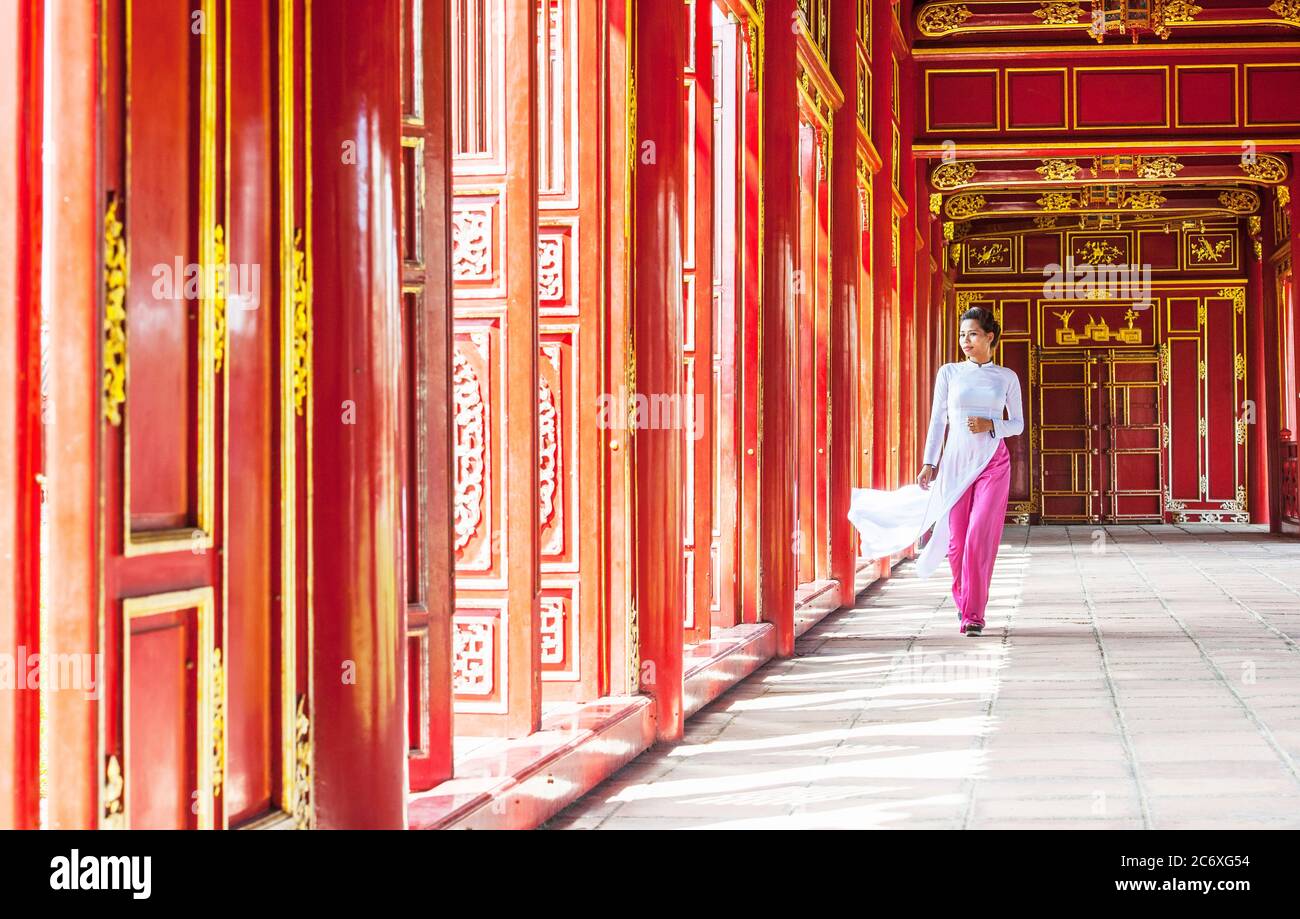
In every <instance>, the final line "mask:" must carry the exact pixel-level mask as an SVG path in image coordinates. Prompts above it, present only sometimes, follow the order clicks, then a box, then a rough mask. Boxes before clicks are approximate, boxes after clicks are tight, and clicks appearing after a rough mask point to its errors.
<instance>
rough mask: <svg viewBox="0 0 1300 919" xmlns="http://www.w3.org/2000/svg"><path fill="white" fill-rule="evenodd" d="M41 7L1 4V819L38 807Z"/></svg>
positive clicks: (21, 818)
mask: <svg viewBox="0 0 1300 919" xmlns="http://www.w3.org/2000/svg"><path fill="white" fill-rule="evenodd" d="M40 25H41V7H40V6H39V5H36V4H30V5H29V4H26V3H7V4H3V5H2V6H0V83H3V84H4V86H5V91H4V92H3V93H0V365H3V366H4V367H7V368H12V372H11V373H8V374H6V381H5V385H4V387H3V388H0V449H3V453H2V454H0V514H2V515H3V517H2V518H0V565H2V566H3V567H2V568H0V654H3V655H5V656H6V657H7V658H8V660H9V661H11V662H12V669H13V687H12V688H6V689H4V690H0V829H33V828H35V827H36V826H37V823H38V815H37V807H38V800H39V795H38V771H39V766H38V756H37V748H38V742H37V731H38V722H39V717H40V716H39V700H40V693H39V692H38V691H36V690H33V689H28V688H27V681H26V674H27V655H28V654H35V653H37V652H38V651H39V650H40V647H39V641H38V636H39V624H38V621H37V615H38V613H37V611H38V609H39V601H38V596H37V593H38V590H37V584H38V577H39V575H38V564H39V554H40V553H39V543H40V486H39V485H38V484H37V480H36V473H37V471H38V470H39V469H40V444H41V426H40V420H41V416H40V339H39V335H38V328H39V324H40V307H39V302H40V287H39V283H38V277H39V271H40V247H39V245H38V244H37V243H38V241H39V239H40V187H41V176H40V169H39V165H40V158H39V151H40V149H41V144H40V111H41V107H40V72H41V67H40V54H39V50H38V49H39V47H40V36H41V28H40Z"/></svg>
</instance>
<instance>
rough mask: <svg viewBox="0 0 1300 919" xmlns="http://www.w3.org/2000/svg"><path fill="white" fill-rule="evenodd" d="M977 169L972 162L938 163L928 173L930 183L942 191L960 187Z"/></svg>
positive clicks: (973, 175)
mask: <svg viewBox="0 0 1300 919" xmlns="http://www.w3.org/2000/svg"><path fill="white" fill-rule="evenodd" d="M977 171H978V167H976V165H975V164H974V163H940V164H939V165H938V166H936V167H935V169H934V171H933V172H932V173H930V184H931V185H933V186H934V187H935V188H938V189H942V190H943V191H948V190H950V189H954V188H960V187H961V186H962V185H965V184H966V183H967V182H969V181H970V180H971V179H973V178H974V177H975V173H976V172H977Z"/></svg>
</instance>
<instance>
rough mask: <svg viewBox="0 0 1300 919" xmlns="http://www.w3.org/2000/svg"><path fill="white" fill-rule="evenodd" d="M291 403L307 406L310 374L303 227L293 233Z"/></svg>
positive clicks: (302, 408) (301, 410) (301, 408)
mask: <svg viewBox="0 0 1300 919" xmlns="http://www.w3.org/2000/svg"><path fill="white" fill-rule="evenodd" d="M290 297H291V302H292V303H293V403H294V408H295V410H296V411H297V413H298V414H299V415H301V414H303V413H304V411H305V410H306V406H307V387H308V381H309V380H310V378H311V372H310V365H311V317H310V316H309V315H308V312H307V309H308V292H307V253H306V252H304V251H303V244H302V228H301V227H299V228H298V229H296V230H294V233H293V291H292V293H291V294H290Z"/></svg>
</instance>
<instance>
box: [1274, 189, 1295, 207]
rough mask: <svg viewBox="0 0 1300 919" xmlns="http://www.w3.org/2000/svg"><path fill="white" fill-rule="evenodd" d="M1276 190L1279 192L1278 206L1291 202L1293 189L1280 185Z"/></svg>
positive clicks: (1284, 205)
mask: <svg viewBox="0 0 1300 919" xmlns="http://www.w3.org/2000/svg"><path fill="white" fill-rule="evenodd" d="M1274 191H1275V193H1276V194H1277V206H1278V207H1286V206H1287V205H1288V204H1290V203H1291V189H1289V188H1287V187H1286V186H1285V185H1279V186H1278V187H1277V188H1276V189H1275V190H1274Z"/></svg>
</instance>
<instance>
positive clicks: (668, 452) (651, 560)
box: [631, 3, 793, 740]
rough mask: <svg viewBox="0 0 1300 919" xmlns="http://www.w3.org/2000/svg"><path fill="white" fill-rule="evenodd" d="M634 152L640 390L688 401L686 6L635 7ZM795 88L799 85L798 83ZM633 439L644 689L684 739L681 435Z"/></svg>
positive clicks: (661, 432)
mask: <svg viewBox="0 0 1300 919" xmlns="http://www.w3.org/2000/svg"><path fill="white" fill-rule="evenodd" d="M633 15H634V16H635V19H634V22H633V26H632V36H633V41H634V42H635V51H634V55H635V58H634V59H635V65H634V74H635V81H636V146H635V149H634V151H633V154H634V155H635V157H636V162H635V165H634V167H633V168H634V170H635V176H634V178H633V183H634V192H633V194H634V205H633V211H634V213H633V223H632V245H633V255H632V259H633V262H632V272H633V295H632V299H633V306H632V313H633V315H632V342H633V349H634V353H635V356H634V358H633V360H634V361H635V367H636V393H637V395H638V396H642V395H644V396H645V397H646V398H648V399H650V400H654V399H656V398H660V397H667V403H666V404H668V405H674V404H680V403H679V400H680V399H681V397H682V391H683V390H682V363H681V353H682V352H681V345H682V326H681V323H682V310H681V309H680V304H681V301H682V295H683V292H682V257H683V255H682V253H683V248H682V247H683V232H682V231H683V220H684V218H685V208H686V207H687V206H689V205H688V200H687V197H686V174H685V157H687V156H688V155H690V148H689V146H688V144H687V136H686V132H685V128H686V119H685V117H684V112H683V106H682V103H681V94H680V92H677V91H674V90H673V88H674V87H678V86H680V85H681V81H682V67H683V65H684V63H685V51H686V42H687V38H686V36H687V30H686V19H685V17H684V16H683V15H682V9H681V7H680V6H679V5H674V4H661V3H643V4H637V5H636V6H635V7H634V13H633ZM792 85H793V83H792ZM631 433H632V435H633V436H632V442H633V450H634V453H633V476H634V482H635V485H634V495H633V513H634V519H635V527H636V530H635V532H636V537H635V542H634V546H633V551H634V552H635V569H636V570H635V575H634V592H635V598H636V599H635V602H636V607H637V624H638V627H639V630H640V641H641V649H640V687H641V689H642V691H643V692H647V693H649V694H650V695H651V696H653V697H654V700H655V714H656V718H657V732H658V736H659V737H660V739H664V740H676V739H680V738H681V737H682V731H683V726H684V724H685V715H684V711H683V706H682V696H683V683H682V679H683V670H682V644H683V640H684V624H683V619H682V616H683V612H684V610H685V602H686V594H685V590H686V585H685V583H684V577H683V570H682V569H683V564H682V538H681V534H682V510H683V508H682V492H683V485H684V484H685V483H684V462H683V459H684V457H683V454H682V451H683V449H684V445H683V437H682V433H681V431H679V430H674V429H672V428H671V427H666V428H665V427H643V428H638V429H637V430H635V431H633V432H631Z"/></svg>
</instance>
